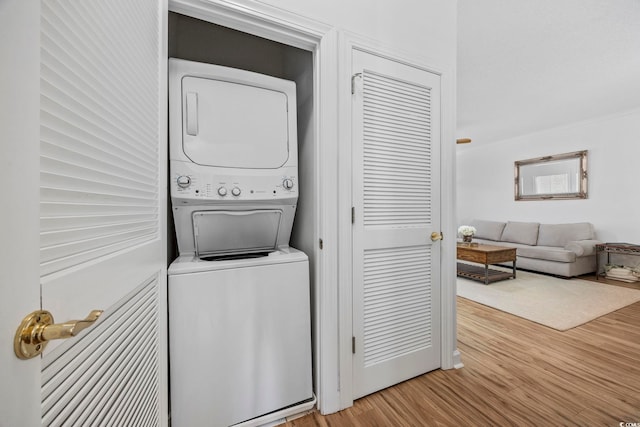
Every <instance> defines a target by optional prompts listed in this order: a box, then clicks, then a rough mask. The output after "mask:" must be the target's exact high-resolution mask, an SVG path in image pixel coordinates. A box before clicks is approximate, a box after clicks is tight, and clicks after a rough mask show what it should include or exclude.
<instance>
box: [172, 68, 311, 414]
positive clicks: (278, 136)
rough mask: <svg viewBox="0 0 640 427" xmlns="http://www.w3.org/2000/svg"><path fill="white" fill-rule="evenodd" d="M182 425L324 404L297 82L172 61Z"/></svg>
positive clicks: (176, 348) (175, 348)
mask: <svg viewBox="0 0 640 427" xmlns="http://www.w3.org/2000/svg"><path fill="white" fill-rule="evenodd" d="M169 126H170V131H169V146H170V176H171V184H170V185H171V190H170V191H171V203H172V208H173V215H174V221H175V228H176V237H177V243H178V251H179V257H178V258H177V259H176V260H175V261H174V262H173V263H172V264H171V265H170V267H169V348H170V350H169V363H170V388H171V392H170V393H171V419H172V425H173V426H175V427H191V426H229V425H233V424H237V423H243V422H245V421H247V420H251V419H256V418H257V419H260V417H262V416H264V415H265V414H269V413H273V412H274V411H276V412H277V411H278V410H280V409H282V408H285V407H290V406H292V405H296V404H300V403H301V402H308V401H310V399H313V393H312V383H311V327H310V302H309V268H308V259H307V256H306V255H305V254H304V253H302V252H301V251H298V250H296V249H293V248H291V247H289V238H290V236H291V229H292V226H293V220H294V216H295V212H296V204H297V200H298V167H297V166H298V164H297V161H298V158H297V133H296V132H297V131H296V129H297V126H296V91H295V83H293V82H291V81H287V80H282V79H278V78H275V77H270V76H265V75H262V74H257V73H252V72H248V71H244V70H238V69H233V68H227V67H222V66H217V65H212V64H204V63H197V62H191V61H186V60H181V59H174V58H171V59H170V60H169Z"/></svg>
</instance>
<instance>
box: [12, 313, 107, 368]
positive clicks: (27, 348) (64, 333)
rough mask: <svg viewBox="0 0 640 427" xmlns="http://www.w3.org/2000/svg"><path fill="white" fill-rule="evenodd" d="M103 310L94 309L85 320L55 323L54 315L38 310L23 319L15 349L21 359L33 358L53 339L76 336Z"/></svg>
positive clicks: (17, 333)
mask: <svg viewBox="0 0 640 427" xmlns="http://www.w3.org/2000/svg"><path fill="white" fill-rule="evenodd" d="M101 314H102V310H93V311H92V312H91V313H89V315H88V316H87V317H86V318H85V319H83V320H70V321H68V322H65V323H58V324H54V323H53V315H51V313H49V312H48V311H46V310H36V311H34V312H33V313H31V314H29V315H28V316H27V317H25V318H24V319H22V323H20V326H19V327H18V330H17V331H16V336H15V338H14V340H13V349H14V351H15V353H16V356H18V358H19V359H31V358H32V357H35V356H37V355H39V354H40V353H42V351H43V350H44V348H45V347H46V346H47V343H48V342H49V341H51V340H58V339H63V338H71V337H75V336H76V335H78V334H79V333H80V331H82V330H84V329H86V328H88V327H89V326H91V325H93V323H94V322H95V321H96V320H98V317H100V315H101Z"/></svg>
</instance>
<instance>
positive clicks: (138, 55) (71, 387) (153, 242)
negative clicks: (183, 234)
mask: <svg viewBox="0 0 640 427" xmlns="http://www.w3.org/2000/svg"><path fill="white" fill-rule="evenodd" d="M9 3H10V4H11V6H12V7H14V8H15V9H20V10H19V13H20V16H21V17H22V18H24V19H25V20H29V21H31V22H32V23H34V22H35V23H36V25H35V27H32V28H30V29H29V30H22V35H23V36H24V39H25V45H23V46H22V48H23V49H25V52H27V53H29V54H30V55H33V54H34V52H37V53H35V55H34V56H37V57H39V76H37V77H38V80H36V81H34V80H33V73H32V71H33V67H32V66H31V65H29V64H27V65H28V66H29V69H28V70H26V71H27V73H26V75H25V77H22V76H20V67H21V66H22V65H21V64H20V63H15V64H14V69H13V71H14V73H15V84H17V85H20V84H24V85H26V86H28V87H33V86H34V85H35V86H36V87H38V86H39V88H40V90H39V118H38V115H33V114H31V115H28V116H25V117H26V118H25V120H24V122H23V123H22V124H21V125H22V128H24V129H25V130H26V134H27V135H31V136H32V135H33V134H37V135H38V137H37V138H35V139H34V138H29V139H27V140H26V141H24V146H23V147H22V148H21V147H20V146H19V142H21V141H18V142H17V143H16V144H15V146H14V147H13V149H14V152H12V153H9V155H11V156H14V158H16V159H23V160H24V161H26V162H28V164H27V165H25V166H24V171H25V172H24V173H25V176H23V177H22V181H23V182H24V183H25V188H24V190H25V191H26V195H24V196H20V197H21V199H18V200H17V201H18V203H19V204H18V205H16V206H14V208H15V209H16V210H18V209H28V212H26V213H25V215H26V220H25V221H18V222H17V226H25V227H32V226H33V225H34V224H33V222H32V219H31V217H32V211H35V212H36V213H37V210H38V201H39V217H40V222H39V230H40V233H39V241H38V239H29V236H30V234H29V233H28V232H27V233H25V236H26V238H27V239H26V240H24V241H20V242H19V243H17V244H16V247H17V248H18V249H19V250H18V251H17V252H16V253H15V254H11V255H10V256H9V257H8V258H4V257H3V259H2V261H1V262H2V265H1V267H2V269H4V268H5V267H7V268H8V269H9V270H11V269H14V270H15V267H12V266H11V264H14V263H16V262H17V263H22V262H24V263H25V264H24V265H23V268H26V269H30V270H31V271H34V272H35V273H36V274H32V275H31V276H33V277H31V276H28V277H26V280H27V281H26V282H23V283H16V282H13V283H5V282H3V283H2V294H3V299H4V297H5V296H7V295H10V296H11V297H12V298H14V299H20V297H21V295H33V290H34V289H36V290H38V291H39V298H38V299H39V301H37V305H36V304H34V305H33V306H32V307H31V308H30V310H36V309H39V308H42V309H43V310H47V311H49V312H51V314H52V315H53V316H54V320H55V322H56V323H62V322H66V321H69V320H72V319H83V318H85V317H86V316H87V315H88V314H89V312H90V311H91V310H94V309H101V310H104V312H103V313H102V315H101V316H100V318H99V319H98V320H97V321H96V322H95V323H94V324H93V325H92V326H91V327H90V328H88V329H86V330H84V331H83V332H81V333H80V334H79V335H78V336H77V337H73V338H70V339H67V340H59V341H51V342H50V344H49V345H48V346H47V347H46V349H45V351H44V353H43V355H42V356H38V357H36V358H35V359H30V360H25V361H20V360H18V361H16V360H17V358H16V356H13V359H15V360H13V359H12V360H11V362H10V363H11V365H12V366H17V367H18V368H17V369H18V370H20V371H22V373H26V374H27V378H26V379H27V382H28V384H21V385H20V386H18V387H14V384H15V383H18V382H23V381H24V380H25V378H22V379H21V378H18V377H14V378H11V375H9V374H7V378H6V379H9V380H10V381H5V378H3V381H2V386H1V387H2V396H5V395H8V394H10V390H9V389H10V388H11V389H14V390H15V389H16V388H17V389H18V390H20V391H21V392H24V395H23V396H24V398H25V399H27V400H26V401H24V402H20V403H18V404H17V405H15V407H9V408H7V407H5V405H4V404H3V405H2V407H3V409H2V411H3V414H2V415H3V416H2V419H3V420H17V419H21V421H20V422H10V424H7V426H8V425H12V426H13V425H24V426H31V425H46V426H58V425H65V426H85V425H101V426H102V425H104V426H107V425H113V426H116V425H117V426H125V425H135V426H156V425H158V426H159V425H167V423H168V421H167V418H168V417H167V414H168V405H167V390H166V388H167V380H166V365H167V363H166V361H167V360H166V359H167V356H166V232H165V228H166V227H165V223H166V216H165V212H166V203H167V202H166V184H165V180H166V166H165V165H166V41H165V39H166V37H165V36H166V19H167V18H166V17H167V6H166V1H163V0H144V1H135V2H131V1H129V0H97V1H92V2H78V1H74V0H56V1H46V2H41V3H40V5H39V6H37V7H31V8H29V9H27V8H25V7H22V6H18V5H17V3H19V1H14V0H12V1H11V2H9ZM28 3H36V2H28ZM4 6H5V3H3V8H4ZM4 12H5V11H4V10H3V11H2V13H3V14H4ZM33 14H38V16H36V17H33ZM3 18H4V17H3ZM38 28H39V31H38ZM3 35H4V34H3ZM5 36H6V35H5ZM4 42H5V41H4V40H3V43H4ZM3 50H4V49H3ZM13 54H14V56H16V57H17V56H18V53H17V50H15V49H14V52H13ZM15 92H16V93H18V94H20V93H21V91H20V90H15ZM28 93H29V92H28V91H27V94H28ZM11 101H12V100H7V99H4V97H3V99H2V100H1V101H0V103H2V111H5V110H8V109H10V106H9V104H10V103H11ZM30 105H31V106H33V103H32V104H30ZM34 129H35V131H34ZM38 129H39V132H38ZM38 143H39V147H38V146H37V144H38ZM34 145H36V147H34ZM34 148H36V149H38V148H39V181H38V178H37V174H38V157H34V156H33V155H32V153H33V151H34ZM3 154H5V153H3ZM3 177H4V175H3ZM7 178H8V179H9V183H10V184H12V185H13V184H16V183H18V182H20V181H18V179H17V178H15V177H13V176H9V177H7ZM34 187H35V191H33V190H34ZM38 187H39V196H38ZM7 193H8V195H9V196H11V194H12V193H10V192H7ZM5 197H6V196H5ZM21 203H24V204H21ZM3 217H4V215H3ZM2 222H3V231H5V227H6V226H7V224H5V223H4V222H5V221H4V218H3V221H2ZM35 225H36V229H37V223H36V224H35ZM9 226H10V225H9ZM14 234H16V233H14ZM18 238H19V236H18ZM38 276H39V279H38ZM33 303H34V301H33V298H32V297H31V298H30V304H33ZM30 310H29V311H30ZM29 311H25V312H23V313H22V314H21V316H20V317H18V318H15V313H14V315H13V316H12V318H11V319H9V318H7V317H6V316H3V317H2V318H1V320H2V322H3V325H2V327H3V330H4V331H5V332H4V333H3V335H2V342H1V344H2V345H3V348H5V353H6V350H7V349H9V348H10V349H11V351H12V352H13V348H12V347H13V344H12V341H13V336H12V335H13V334H14V333H15V330H16V328H17V326H18V324H19V323H20V320H21V318H22V316H24V315H27V314H28V313H29ZM9 337H10V338H9ZM7 338H9V339H10V340H9V341H8V342H7ZM5 357H7V358H8V357H9V356H6V355H5ZM3 376H4V374H3ZM34 380H35V381H34ZM34 389H35V390H34ZM35 399H37V401H36V402H34V401H33V400H35ZM25 408H27V409H29V408H31V409H34V408H37V416H36V417H34V416H33V414H30V415H29V416H26V417H24V416H23V418H19V417H20V415H19V414H20V413H23V414H24V412H23V411H24V410H25ZM30 412H33V411H30ZM5 416H6V417H5ZM2 422H4V421H2ZM2 422H0V424H1V423H2ZM2 425H3V426H4V424H2Z"/></svg>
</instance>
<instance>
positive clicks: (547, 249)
mask: <svg viewBox="0 0 640 427" xmlns="http://www.w3.org/2000/svg"><path fill="white" fill-rule="evenodd" d="M518 257H526V258H536V259H544V260H547V261H556V262H575V261H576V254H575V252H572V251H567V250H565V249H562V248H558V247H555V246H526V247H519V248H518Z"/></svg>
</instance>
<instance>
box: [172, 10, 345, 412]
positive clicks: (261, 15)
mask: <svg viewBox="0 0 640 427" xmlns="http://www.w3.org/2000/svg"><path fill="white" fill-rule="evenodd" d="M169 10H170V11H172V12H177V13H181V14H184V15H188V16H192V17H195V18H198V19H202V20H205V21H208V22H212V23H214V24H219V25H223V26H225V27H229V28H232V29H235V30H239V31H243V32H245V33H249V34H253V35H256V36H259V37H263V38H266V39H270V40H274V41H277V42H280V43H284V44H287V45H290V46H294V47H297V48H301V49H305V50H308V51H311V52H312V53H313V67H314V76H315V78H314V89H313V92H314V114H313V117H314V122H315V128H314V139H315V144H316V147H315V154H316V155H315V170H316V171H317V172H316V176H314V177H313V188H314V189H315V190H316V191H315V194H313V197H314V205H315V206H316V207H317V210H316V220H315V221H314V230H313V236H314V238H313V239H314V241H316V242H318V241H320V240H322V242H323V245H322V246H323V247H322V249H321V248H320V247H319V245H318V246H316V248H317V249H316V252H315V253H314V254H309V255H312V256H313V258H314V259H315V260H316V262H317V264H316V269H315V276H314V277H313V279H314V282H315V290H314V292H315V294H314V296H313V300H314V304H315V306H314V308H313V313H314V319H313V324H314V330H313V341H314V342H313V348H314V356H315V357H314V382H315V391H316V393H317V398H318V409H319V410H320V412H321V413H323V414H328V413H332V412H336V411H338V410H339V409H342V408H343V407H344V406H341V404H340V394H341V392H340V390H339V365H338V358H337V357H336V355H337V354H338V351H339V350H338V330H337V326H336V322H337V319H338V286H337V283H338V226H337V212H338V200H337V194H338V193H339V191H338V177H337V175H336V173H335V169H334V167H335V164H336V162H337V157H338V154H337V152H338V134H337V122H338V116H337V112H336V109H335V105H337V102H338V100H337V93H336V91H335V88H336V87H337V63H336V62H337V57H338V54H337V31H336V30H335V29H334V28H332V27H331V26H328V25H326V24H323V23H319V22H317V21H314V20H311V19H308V18H305V17H302V16H300V15H296V14H293V13H290V12H287V11H285V10H283V9H278V8H275V7H272V6H268V5H265V4H262V3H258V2H254V1H251V0H210V1H207V2H203V1H199V0H169ZM320 177H322V179H320Z"/></svg>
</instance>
